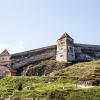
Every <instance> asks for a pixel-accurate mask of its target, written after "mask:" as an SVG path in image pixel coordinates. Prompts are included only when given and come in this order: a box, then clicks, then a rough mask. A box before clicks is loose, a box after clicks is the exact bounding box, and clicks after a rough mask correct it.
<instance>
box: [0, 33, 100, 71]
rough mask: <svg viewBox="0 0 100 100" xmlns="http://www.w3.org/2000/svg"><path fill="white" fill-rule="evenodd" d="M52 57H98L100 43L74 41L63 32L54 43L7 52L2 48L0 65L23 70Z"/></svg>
mask: <svg viewBox="0 0 100 100" xmlns="http://www.w3.org/2000/svg"><path fill="white" fill-rule="evenodd" d="M47 59H54V60H56V61H59V62H65V63H67V62H73V61H83V60H94V59H100V45H88V44H79V43H74V39H73V38H71V36H69V35H68V34H67V33H64V34H63V35H62V36H61V37H60V38H59V39H58V40H57V44H56V45H51V46H47V47H43V48H39V49H34V50H29V51H25V52H20V53H16V54H9V53H8V51H7V50H4V51H3V52H2V53H1V54H0V66H9V65H10V66H11V68H12V69H14V70H18V71H19V70H23V68H24V67H25V66H28V65H30V64H34V63H37V62H40V61H43V60H47Z"/></svg>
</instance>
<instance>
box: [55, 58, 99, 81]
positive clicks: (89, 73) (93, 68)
mask: <svg viewBox="0 0 100 100" xmlns="http://www.w3.org/2000/svg"><path fill="white" fill-rule="evenodd" d="M55 76H66V77H68V78H73V79H78V80H92V81H96V82H99V83H100V60H98V61H90V62H81V63H76V64H73V65H71V66H69V67H67V68H64V69H61V70H59V71H57V72H56V73H55Z"/></svg>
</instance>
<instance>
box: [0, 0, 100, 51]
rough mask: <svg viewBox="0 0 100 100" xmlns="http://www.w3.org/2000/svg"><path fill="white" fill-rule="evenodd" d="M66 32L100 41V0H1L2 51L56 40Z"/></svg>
mask: <svg viewBox="0 0 100 100" xmlns="http://www.w3.org/2000/svg"><path fill="white" fill-rule="evenodd" d="M64 32H68V33H69V35H71V36H72V37H73V38H74V39H75V42H78V43H84V44H85V43H87V44H97V45H98V44H100V0H0V52H1V51H2V50H3V49H5V48H6V49H8V50H9V51H10V53H14V52H20V51H25V50H30V49H35V48H39V47H44V46H48V45H52V44H56V40H57V39H58V38H59V37H60V36H61V35H62V34H63V33H64Z"/></svg>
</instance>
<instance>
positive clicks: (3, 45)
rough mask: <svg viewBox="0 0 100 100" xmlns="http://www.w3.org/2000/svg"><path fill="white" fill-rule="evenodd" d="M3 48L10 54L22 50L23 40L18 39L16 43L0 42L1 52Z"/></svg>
mask: <svg viewBox="0 0 100 100" xmlns="http://www.w3.org/2000/svg"><path fill="white" fill-rule="evenodd" d="M4 49H7V50H8V51H9V52H10V53H11V54H12V53H18V52H23V51H24V50H25V47H24V42H23V41H22V40H18V41H17V42H16V43H9V44H7V43H1V44H0V52H2V51H3V50H4Z"/></svg>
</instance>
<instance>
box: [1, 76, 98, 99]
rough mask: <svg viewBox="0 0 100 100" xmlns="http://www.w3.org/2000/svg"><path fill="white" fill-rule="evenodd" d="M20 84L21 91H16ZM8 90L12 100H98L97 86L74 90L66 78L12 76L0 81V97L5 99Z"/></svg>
mask: <svg viewBox="0 0 100 100" xmlns="http://www.w3.org/2000/svg"><path fill="white" fill-rule="evenodd" d="M20 84H22V90H21V91H19V90H18V87H19V86H20ZM26 87H31V89H30V90H29V89H28V88H26ZM9 89H13V90H12V92H14V96H13V97H12V100H17V99H18V98H26V97H29V98H31V97H34V98H35V97H38V98H45V100H75V98H77V99H76V100H90V99H89V98H91V100H99V99H98V98H99V96H100V95H99V92H100V87H99V86H98V87H97V86H96V87H94V88H92V89H85V90H83V89H82V90H81V89H76V88H75V85H74V81H68V79H67V77H24V76H22V77H17V76H14V77H5V78H3V79H1V80H0V96H3V97H5V96H7V95H9V91H7V90H9ZM89 96H91V97H89ZM66 98H67V99H66ZM73 98H74V99H73ZM92 98H96V99H92ZM40 100H42V99H40ZM43 100H44V99H43Z"/></svg>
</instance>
